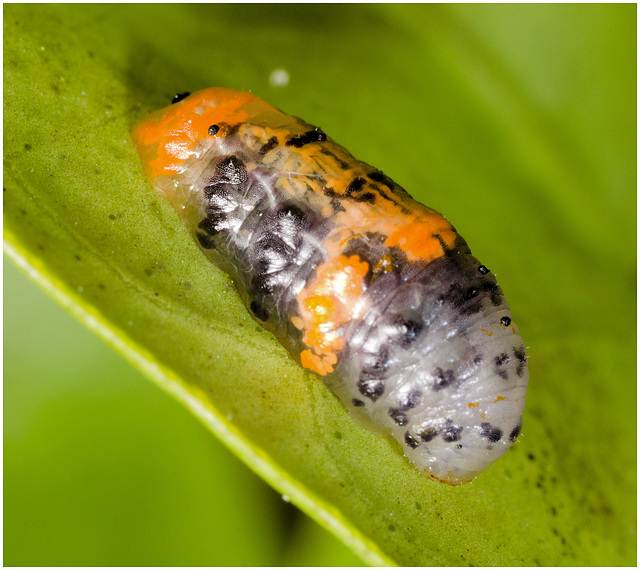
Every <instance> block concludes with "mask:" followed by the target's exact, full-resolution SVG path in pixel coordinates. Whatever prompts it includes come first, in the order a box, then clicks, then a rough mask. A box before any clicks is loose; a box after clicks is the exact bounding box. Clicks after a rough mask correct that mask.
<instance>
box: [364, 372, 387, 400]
mask: <svg viewBox="0 0 640 570" xmlns="http://www.w3.org/2000/svg"><path fill="white" fill-rule="evenodd" d="M358 390H359V391H360V393H361V394H362V395H363V396H365V397H366V398H369V399H370V400H371V401H372V402H375V401H376V400H377V399H378V398H379V397H380V396H382V394H384V382H383V381H382V380H377V379H375V378H369V377H364V378H363V377H362V376H360V380H358Z"/></svg>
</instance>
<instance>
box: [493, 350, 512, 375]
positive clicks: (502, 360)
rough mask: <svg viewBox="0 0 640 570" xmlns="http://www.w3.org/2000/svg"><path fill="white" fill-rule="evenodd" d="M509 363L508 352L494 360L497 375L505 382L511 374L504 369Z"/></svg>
mask: <svg viewBox="0 0 640 570" xmlns="http://www.w3.org/2000/svg"><path fill="white" fill-rule="evenodd" d="M508 362H509V355H508V354H507V353H506V352H503V353H502V354H500V355H498V356H496V357H495V359H494V363H495V373H496V374H497V375H498V376H500V378H502V379H503V380H508V379H509V372H507V371H506V370H504V369H502V367H503V366H504V365H505V364H507V363H508Z"/></svg>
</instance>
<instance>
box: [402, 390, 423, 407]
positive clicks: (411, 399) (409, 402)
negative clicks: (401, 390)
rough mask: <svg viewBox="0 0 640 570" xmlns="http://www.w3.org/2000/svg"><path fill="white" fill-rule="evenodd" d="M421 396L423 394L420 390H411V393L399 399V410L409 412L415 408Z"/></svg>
mask: <svg viewBox="0 0 640 570" xmlns="http://www.w3.org/2000/svg"><path fill="white" fill-rule="evenodd" d="M421 396H422V392H420V390H411V391H410V392H409V393H407V394H403V395H402V396H401V397H400V398H398V410H401V411H403V412H406V411H407V410H411V409H412V408H415V407H416V405H417V404H418V402H419V401H420V397H421Z"/></svg>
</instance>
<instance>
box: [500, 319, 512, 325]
mask: <svg viewBox="0 0 640 570" xmlns="http://www.w3.org/2000/svg"><path fill="white" fill-rule="evenodd" d="M500 323H501V324H502V325H504V326H505V327H508V326H509V325H510V324H511V319H510V318H509V317H502V318H501V319H500Z"/></svg>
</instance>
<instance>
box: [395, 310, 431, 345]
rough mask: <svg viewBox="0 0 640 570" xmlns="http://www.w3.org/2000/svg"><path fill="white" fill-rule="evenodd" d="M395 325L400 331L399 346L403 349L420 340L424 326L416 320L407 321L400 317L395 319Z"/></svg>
mask: <svg viewBox="0 0 640 570" xmlns="http://www.w3.org/2000/svg"><path fill="white" fill-rule="evenodd" d="M394 324H395V326H396V327H397V329H398V344H400V346H401V347H402V348H407V347H408V346H410V345H411V344H413V342H414V341H415V340H416V339H417V338H418V335H419V334H420V331H421V330H422V329H423V327H424V325H423V324H422V323H420V322H418V321H416V320H414V319H405V318H403V317H402V316H401V315H398V316H397V317H396V318H395V319H394Z"/></svg>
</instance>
